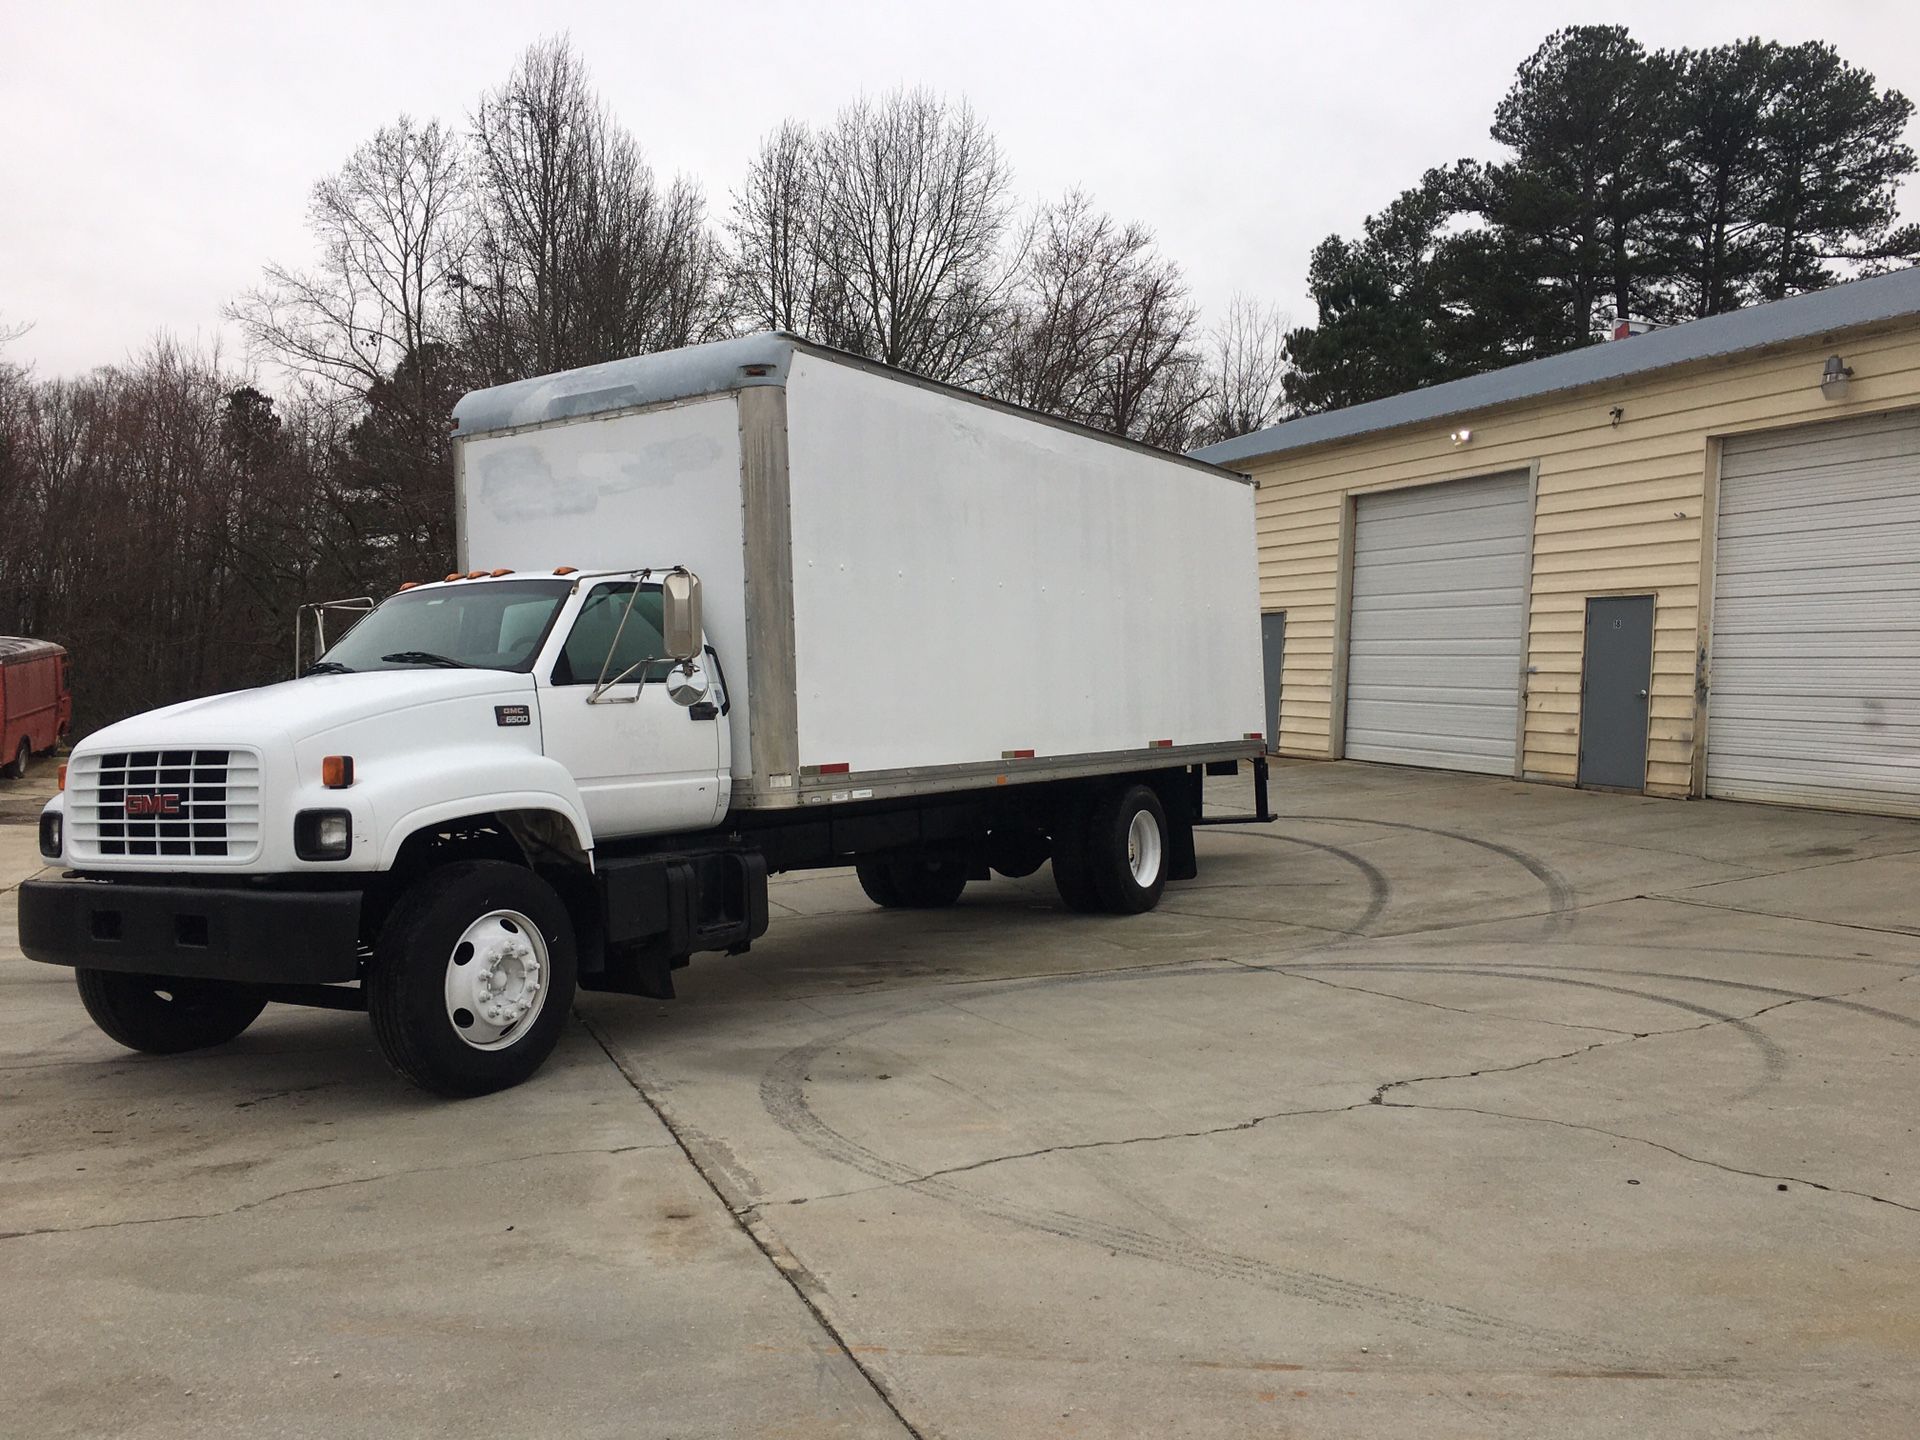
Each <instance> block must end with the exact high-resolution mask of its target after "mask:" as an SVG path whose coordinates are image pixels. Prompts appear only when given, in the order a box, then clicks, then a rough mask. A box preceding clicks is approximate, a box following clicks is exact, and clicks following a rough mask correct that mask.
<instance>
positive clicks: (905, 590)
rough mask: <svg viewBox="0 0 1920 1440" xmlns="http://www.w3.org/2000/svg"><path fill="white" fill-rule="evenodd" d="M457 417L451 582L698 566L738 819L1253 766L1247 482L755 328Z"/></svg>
mask: <svg viewBox="0 0 1920 1440" xmlns="http://www.w3.org/2000/svg"><path fill="white" fill-rule="evenodd" d="M456 418H457V421H458V429H457V432H456V444H455V451H456V461H455V475H456V487H457V491H458V494H457V506H458V514H459V517H460V522H461V528H460V563H461V565H462V567H463V568H465V567H469V566H472V567H484V568H486V569H493V568H494V567H502V566H504V567H511V568H513V569H515V570H517V571H521V572H538V571H546V570H551V569H553V568H554V567H556V566H559V565H574V566H579V567H581V568H583V569H602V568H613V567H620V566H630V565H632V564H634V563H636V558H639V559H640V560H642V561H645V560H649V559H651V558H653V557H658V561H659V563H660V564H661V565H663V566H668V565H684V566H686V567H688V568H689V569H692V570H694V571H695V572H696V573H698V574H699V575H700V577H701V580H702V584H703V592H704V600H705V610H706V622H707V630H708V634H709V636H710V638H711V640H712V643H713V645H714V647H715V648H716V650H717V651H718V652H719V653H720V654H721V655H722V656H724V657H726V658H725V662H724V663H725V664H726V674H725V680H726V682H727V691H728V698H729V700H730V701H731V704H732V706H733V725H732V731H731V733H732V737H733V756H732V764H733V805H734V806H735V808H757V809H768V808H780V807H786V806H793V805H800V804H808V803H831V802H835V801H841V802H845V801H849V800H856V801H857V800H865V799H869V798H881V797H886V796H892V795H910V794H915V793H933V792H938V791H943V790H954V789H962V788H968V787H972V786H978V785H995V784H997V783H1019V782H1021V781H1025V780H1037V779H1050V778H1059V777H1063V776H1070V775H1081V774H1092V773H1100V772H1104V771H1118V770H1122V769H1125V768H1126V767H1127V765H1128V764H1129V763H1132V761H1133V760H1137V763H1138V765H1139V766H1140V767H1141V768H1147V767H1165V766H1171V765H1180V764H1194V763H1198V762H1200V761H1203V760H1210V759H1228V758H1237V757H1249V756H1252V755H1253V754H1255V753H1257V752H1258V750H1259V748H1260V747H1259V741H1258V736H1259V734H1260V731H1261V727H1262V721H1261V716H1262V714H1263V702H1262V690H1261V681H1260V675H1259V633H1258V626H1259V620H1258V615H1259V597H1258V581H1257V572H1256V557H1255V545H1254V528H1253V494H1252V490H1251V487H1250V486H1249V485H1248V484H1247V482H1246V481H1245V480H1243V479H1242V478H1241V477H1239V476H1236V475H1233V474H1231V473H1229V472H1226V471H1223V470H1219V469H1216V468H1214V467H1212V466H1208V465H1203V464H1200V463H1198V462H1194V461H1190V460H1185V459H1181V458H1179V457H1175V456H1171V455H1167V454H1165V453H1162V452H1159V451H1154V450H1151V449H1148V448H1146V447H1144V446H1138V445H1134V444H1131V443H1128V442H1125V441H1120V440H1116V439H1114V438H1113V437H1111V436H1106V435H1103V434H1100V433H1098V432H1095V431H1092V430H1087V429H1084V428H1082V427H1079V426H1075V425H1070V424H1065V423H1062V422H1058V421H1054V420H1051V419H1048V418H1046V417H1043V416H1039V415H1035V414H1033V413H1031V412H1027V411H1022V410H1019V409H1017V408H1015V407H1011V406H1005V405H1001V404H998V403H995V402H992V401H988V400H984V399H982V398H980V397H978V396H975V395H971V394H969V393H967V392H963V391H959V390H955V389H952V388H950V387H947V386H943V385H938V384H934V383H932V382H928V381H923V380H919V379H917V378H915V377H910V376H905V375H902V374H901V373H899V372H896V371H891V370H887V369H885V368H883V367H880V366H876V365H872V364H869V363H867V362H864V361H861V360H857V359H854V358H853V357H850V356H844V355H841V354H839V353H837V352H833V351H828V350H824V349H820V348H817V347H814V346H811V345H809V344H806V343H804V342H801V341H798V340H794V339H792V338H789V337H784V336H773V335H767V336H755V337H751V338H749V339H744V340H731V341H723V342H719V343H717V344H713V345H705V346H698V347H695V348H693V349H690V350H684V351H678V352H673V353H670V354H665V355H656V356H645V357H641V358H639V359H635V360H626V361H619V362H615V363H613V364H609V365H601V366H595V367H592V368H589V369H586V370H579V371H572V372H569V373H566V374H563V375H558V376H551V377H545V378H542V379H538V380H531V381H526V382H522V383H519V384H514V385H507V386H500V387H496V388H495V389H493V390H488V391H481V392H477V393H476V394H474V395H470V396H468V397H467V398H466V399H465V400H464V401H463V402H462V403H461V406H460V408H459V410H458V412H457V417H456ZM739 657H744V659H745V663H744V665H741V664H740V663H739ZM1001 776H1005V777H1006V781H1005V782H1002V781H1001V780H1000V777H1001Z"/></svg>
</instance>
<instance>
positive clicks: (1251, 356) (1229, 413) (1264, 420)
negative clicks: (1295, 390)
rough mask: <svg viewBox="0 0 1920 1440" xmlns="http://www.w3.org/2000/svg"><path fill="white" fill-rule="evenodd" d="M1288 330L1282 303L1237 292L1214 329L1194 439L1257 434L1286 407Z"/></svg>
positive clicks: (1205, 440)
mask: <svg viewBox="0 0 1920 1440" xmlns="http://www.w3.org/2000/svg"><path fill="white" fill-rule="evenodd" d="M1286 335H1287V317H1286V316H1285V315H1283V314H1281V312H1280V311H1279V310H1278V309H1277V308H1275V307H1274V306H1271V305H1261V304H1259V303H1258V302H1256V301H1254V300H1252V299H1250V298H1249V297H1247V296H1245V295H1235V296H1234V297H1233V299H1232V300H1231V301H1230V302H1229V303H1228V305H1227V314H1226V318H1225V319H1224V320H1223V321H1221V322H1220V324H1219V326H1218V327H1217V328H1215V330H1214V331H1213V335H1212V348H1211V350H1210V352H1209V355H1208V375H1207V398H1206V400H1205V402H1204V403H1203V404H1202V406H1201V408H1200V414H1199V419H1198V422H1197V424H1196V426H1195V429H1194V433H1193V435H1192V437H1191V443H1192V444H1195V445H1211V444H1214V443H1215V442H1217V441H1220V440H1231V439H1233V438H1234V437H1235V436H1237V435H1251V434H1252V433H1253V432H1254V431H1256V430H1264V429H1265V428H1266V427H1267V426H1269V425H1271V424H1273V423H1274V422H1275V421H1277V420H1279V419H1280V418H1281V417H1282V416H1283V415H1284V414H1285V413H1286V395H1285V389H1284V387H1283V385H1282V381H1283V379H1284V378H1285V376H1286V370H1287V360H1286V351H1285V342H1286Z"/></svg>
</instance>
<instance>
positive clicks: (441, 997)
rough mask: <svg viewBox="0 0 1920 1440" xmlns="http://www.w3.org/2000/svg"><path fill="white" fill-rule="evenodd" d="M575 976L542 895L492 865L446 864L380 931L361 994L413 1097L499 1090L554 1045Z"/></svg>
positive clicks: (527, 875)
mask: <svg viewBox="0 0 1920 1440" xmlns="http://www.w3.org/2000/svg"><path fill="white" fill-rule="evenodd" d="M576 969H577V964H576V956H575V951H574V937H573V923H572V921H571V920H569V919H568V917H567V910H566V906H565V905H563V904H562V903H561V901H560V897H559V896H558V895H556V894H555V893H554V891H553V887H552V886H550V885H548V884H547V883H546V882H545V881H544V880H542V879H540V878H539V876H537V875H535V874H533V873H532V872H531V871H528V870H525V869H522V868H521V867H520V866H518V865H509V864H505V863H503V862H501V861H497V860H463V861H458V862H455V863H453V864H450V865H444V866H442V867H440V868H439V869H437V870H432V871H429V872H428V873H427V875H426V876H425V877H424V878H423V879H421V880H420V881H419V882H418V883H417V884H415V885H414V887H413V888H412V889H411V890H409V891H407V893H406V894H405V895H403V896H401V897H400V900H399V903H398V904H396V905H395V906H394V908H393V913H392V914H390V915H389V916H388V917H387V921H386V924H385V925H383V926H382V927H381V930H380V938H379V940H378V942H377V943H376V944H375V946H374V955H373V964H372V965H371V966H370V967H369V969H368V972H367V985H366V988H367V1013H368V1015H369V1017H370V1018H371V1019H372V1021H373V1034H374V1039H375V1040H376V1041H377V1042H378V1044H379V1046H380V1052H381V1054H383V1055H384V1056H386V1059H387V1063H388V1064H389V1065H391V1066H393V1068H394V1069H395V1070H397V1071H399V1072H400V1074H401V1075H402V1076H403V1077H404V1078H406V1079H407V1080H410V1081H412V1082H413V1083H414V1084H415V1085H418V1086H419V1087H420V1088H421V1089H422V1090H429V1091H432V1092H433V1093H434V1094H436V1095H450V1096H467V1095H486V1094H489V1093H491V1092H493V1091H495V1090H505V1089H507V1088H508V1087H510V1086H513V1085H518V1084H519V1083H520V1082H521V1081H523V1080H525V1079H527V1078H528V1077H529V1076H530V1075H532V1074H533V1072H534V1071H535V1070H537V1069H539V1068H540V1065H541V1063H542V1062H544V1061H545V1060H546V1058H547V1056H548V1055H550V1054H552V1053H553V1047H554V1046H555V1045H556V1044H558V1043H559V1040H560V1032H561V1030H562V1029H564V1028H565V1026H566V1023H567V1011H568V1009H569V1008H570V1007H571V1006H572V1004H573V992H574V982H575V978H576Z"/></svg>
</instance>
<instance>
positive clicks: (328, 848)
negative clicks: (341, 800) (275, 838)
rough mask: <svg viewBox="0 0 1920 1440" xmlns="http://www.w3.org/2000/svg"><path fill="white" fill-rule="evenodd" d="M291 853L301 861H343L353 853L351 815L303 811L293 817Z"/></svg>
mask: <svg viewBox="0 0 1920 1440" xmlns="http://www.w3.org/2000/svg"><path fill="white" fill-rule="evenodd" d="M293 853H294V854H296V855H298V856H299V857H300V858H301V859H302V860H344V859H346V858H347V857H348V856H349V855H351V854H352V853H353V813H352V812H351V811H349V810H302V811H301V812H300V813H299V814H298V815H296V816H294V817H293Z"/></svg>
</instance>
